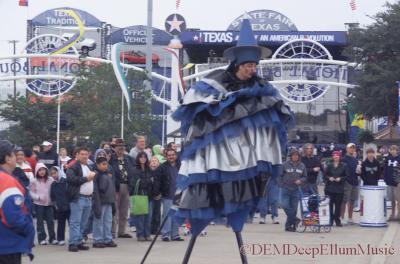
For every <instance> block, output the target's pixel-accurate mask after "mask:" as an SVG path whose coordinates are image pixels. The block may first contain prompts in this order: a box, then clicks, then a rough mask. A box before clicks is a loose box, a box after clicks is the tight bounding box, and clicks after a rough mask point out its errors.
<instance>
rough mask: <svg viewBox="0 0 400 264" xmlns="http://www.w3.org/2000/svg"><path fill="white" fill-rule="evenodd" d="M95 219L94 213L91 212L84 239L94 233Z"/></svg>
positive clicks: (84, 231)
mask: <svg viewBox="0 0 400 264" xmlns="http://www.w3.org/2000/svg"><path fill="white" fill-rule="evenodd" d="M93 218H94V215H93V211H91V212H90V215H89V218H88V221H87V223H86V226H85V228H84V229H83V236H84V237H87V236H88V235H89V234H91V233H92V232H93Z"/></svg>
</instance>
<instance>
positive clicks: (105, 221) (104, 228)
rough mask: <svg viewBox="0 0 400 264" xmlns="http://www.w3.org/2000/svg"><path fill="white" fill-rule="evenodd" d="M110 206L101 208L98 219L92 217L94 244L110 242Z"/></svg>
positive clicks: (104, 205) (106, 205) (105, 205)
mask: <svg viewBox="0 0 400 264" xmlns="http://www.w3.org/2000/svg"><path fill="white" fill-rule="evenodd" d="M111 227H112V206H111V204H103V205H102V206H101V215H100V218H96V217H95V216H93V241H94V243H109V242H111V241H112V234H111Z"/></svg>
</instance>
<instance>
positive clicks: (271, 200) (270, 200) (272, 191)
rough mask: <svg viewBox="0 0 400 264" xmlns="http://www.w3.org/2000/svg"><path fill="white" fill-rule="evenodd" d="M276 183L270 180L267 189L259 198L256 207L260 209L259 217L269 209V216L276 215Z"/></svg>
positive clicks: (277, 191) (265, 214)
mask: <svg viewBox="0 0 400 264" xmlns="http://www.w3.org/2000/svg"><path fill="white" fill-rule="evenodd" d="M278 195H279V189H278V185H277V184H275V183H272V182H270V184H268V186H267V191H266V193H265V195H264V196H263V197H261V198H260V200H259V202H258V205H257V208H258V210H259V211H260V217H262V218H264V217H266V216H267V214H268V212H269V211H270V210H271V217H277V216H278Z"/></svg>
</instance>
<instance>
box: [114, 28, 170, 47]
mask: <svg viewBox="0 0 400 264" xmlns="http://www.w3.org/2000/svg"><path fill="white" fill-rule="evenodd" d="M171 38H172V36H171V35H170V34H168V33H167V32H165V31H164V30H160V29H158V28H153V44H154V45H168V44H169V41H170V40H171ZM146 39H147V26H142V25H137V26H130V27H125V28H121V29H118V30H117V31H115V32H113V33H112V34H111V37H110V43H111V44H114V43H118V42H123V43H127V44H132V45H145V44H146Z"/></svg>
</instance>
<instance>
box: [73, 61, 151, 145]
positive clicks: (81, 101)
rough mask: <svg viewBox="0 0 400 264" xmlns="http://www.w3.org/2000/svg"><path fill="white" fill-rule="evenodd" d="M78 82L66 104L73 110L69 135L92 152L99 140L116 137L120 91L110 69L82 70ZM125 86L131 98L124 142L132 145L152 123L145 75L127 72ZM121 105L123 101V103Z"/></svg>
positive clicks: (119, 112)
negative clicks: (77, 137)
mask: <svg viewBox="0 0 400 264" xmlns="http://www.w3.org/2000/svg"><path fill="white" fill-rule="evenodd" d="M78 76H79V81H78V83H77V84H76V86H75V88H74V89H73V91H71V92H70V93H69V98H70V100H69V104H71V105H72V106H73V109H74V111H73V112H72V113H71V122H72V124H73V126H74V129H73V131H72V132H73V134H74V135H75V136H77V135H79V139H78V140H79V141H85V142H86V143H87V144H88V145H89V146H91V147H93V148H95V147H97V146H98V145H99V144H100V142H101V141H102V140H106V139H108V138H110V137H111V136H112V135H120V131H121V101H122V91H121V88H120V86H119V84H118V82H117V79H116V78H115V75H114V73H113V69H112V67H111V66H110V65H106V64H102V65H99V66H96V67H90V68H89V67H82V68H81V70H80V72H79V73H78ZM127 79H128V83H129V87H130V93H131V94H133V95H134V96H133V98H132V105H131V111H130V119H131V120H128V118H127V116H128V115H127V114H128V113H127V107H125V113H124V118H125V126H124V138H125V140H126V141H127V142H133V140H134V137H135V135H137V134H142V135H148V136H149V135H150V136H151V134H150V130H151V126H152V122H153V120H154V118H153V116H152V115H151V105H150V102H151V94H150V92H149V91H146V90H145V87H144V81H145V79H146V75H145V74H144V73H143V72H138V71H129V72H128V76H127ZM122 103H124V104H125V99H123V102H122Z"/></svg>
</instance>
